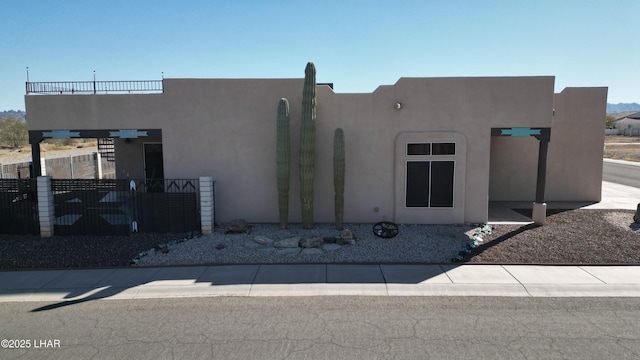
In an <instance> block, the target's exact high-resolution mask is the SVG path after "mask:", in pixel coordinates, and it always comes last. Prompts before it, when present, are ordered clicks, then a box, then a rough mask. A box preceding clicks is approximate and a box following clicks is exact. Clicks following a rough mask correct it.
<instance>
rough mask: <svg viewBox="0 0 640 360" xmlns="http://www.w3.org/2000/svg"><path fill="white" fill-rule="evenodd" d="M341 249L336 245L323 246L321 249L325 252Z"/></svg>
mask: <svg viewBox="0 0 640 360" xmlns="http://www.w3.org/2000/svg"><path fill="white" fill-rule="evenodd" d="M341 247H342V246H340V245H338V244H324V246H323V247H322V249H323V250H326V251H336V250H339V249H340V248H341Z"/></svg>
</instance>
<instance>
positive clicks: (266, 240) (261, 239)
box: [253, 235, 273, 246]
mask: <svg viewBox="0 0 640 360" xmlns="http://www.w3.org/2000/svg"><path fill="white" fill-rule="evenodd" d="M253 241H255V242H256V243H258V244H260V245H266V246H271V245H273V239H270V238H268V237H266V236H260V235H258V236H256V237H255V238H253Z"/></svg>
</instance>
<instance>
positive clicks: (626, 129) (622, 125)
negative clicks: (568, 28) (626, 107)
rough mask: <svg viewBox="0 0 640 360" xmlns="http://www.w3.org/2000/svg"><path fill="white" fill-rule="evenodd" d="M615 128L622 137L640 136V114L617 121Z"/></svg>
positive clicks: (630, 115)
mask: <svg viewBox="0 0 640 360" xmlns="http://www.w3.org/2000/svg"><path fill="white" fill-rule="evenodd" d="M615 127H616V128H617V129H618V133H619V134H621V135H626V136H640V112H637V113H633V114H629V115H627V116H623V117H621V118H619V119H616V121H615Z"/></svg>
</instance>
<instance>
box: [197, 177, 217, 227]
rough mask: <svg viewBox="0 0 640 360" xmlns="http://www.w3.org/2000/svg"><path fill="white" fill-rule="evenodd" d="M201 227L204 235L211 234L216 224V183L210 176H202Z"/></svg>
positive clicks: (200, 180)
mask: <svg viewBox="0 0 640 360" xmlns="http://www.w3.org/2000/svg"><path fill="white" fill-rule="evenodd" d="M199 182H200V228H201V231H202V234H203V235H207V234H211V233H212V232H213V228H214V226H215V183H214V182H213V179H212V178H211V177H210V176H201V177H200V179H199Z"/></svg>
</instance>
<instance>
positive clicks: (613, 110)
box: [607, 103, 640, 114]
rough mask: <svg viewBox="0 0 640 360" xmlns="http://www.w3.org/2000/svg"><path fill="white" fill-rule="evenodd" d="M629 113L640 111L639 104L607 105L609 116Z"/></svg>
mask: <svg viewBox="0 0 640 360" xmlns="http://www.w3.org/2000/svg"><path fill="white" fill-rule="evenodd" d="M627 111H640V104H638V103H620V104H609V103H607V114H617V113H621V112H627Z"/></svg>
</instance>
